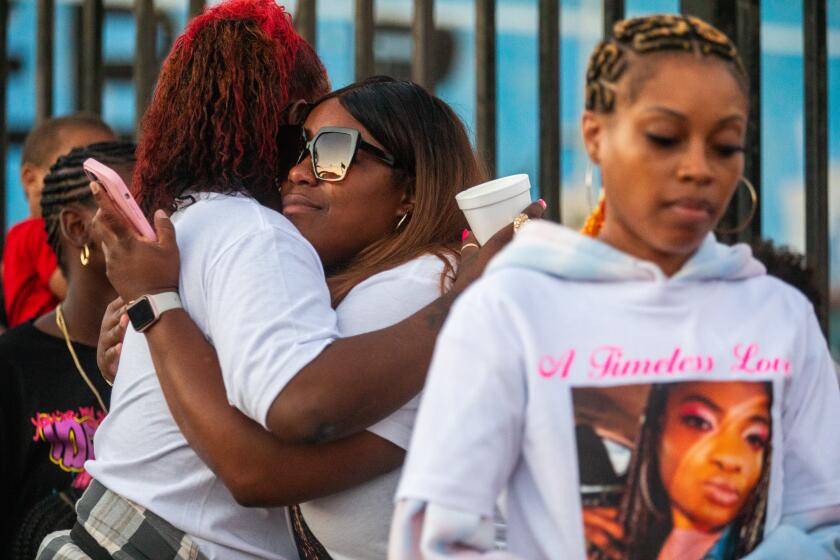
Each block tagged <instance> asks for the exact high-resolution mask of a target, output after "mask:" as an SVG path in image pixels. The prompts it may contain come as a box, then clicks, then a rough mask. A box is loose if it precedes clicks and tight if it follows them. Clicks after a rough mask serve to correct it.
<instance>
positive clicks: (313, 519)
mask: <svg viewBox="0 0 840 560" xmlns="http://www.w3.org/2000/svg"><path fill="white" fill-rule="evenodd" d="M442 272H443V261H441V259H440V258H438V257H436V256H434V255H425V256H422V257H419V258H416V259H414V260H412V261H410V262H408V263H406V264H403V265H401V266H398V267H395V268H393V269H391V270H387V271H385V272H382V273H379V274H377V275H375V276H372V277H370V278H368V279H367V280H365V281H364V282H360V283H359V284H358V285H357V286H356V287H354V288H353V290H352V291H351V292H350V293H349V294H347V297H345V298H344V300H343V301H342V302H341V304H339V306H338V307H337V308H336V314H337V315H338V327H339V332H340V333H341V336H353V335H356V334H361V333H365V332H370V331H374V330H378V329H382V328H385V327H389V326H391V325H393V324H395V323H398V322H400V321H402V320H403V319H405V318H406V317H408V316H410V315H412V314H414V313H415V312H416V311H418V310H419V309H421V308H423V307H425V306H426V305H428V304H429V303H431V302H432V301H434V300H435V299H437V298H438V297H440V295H441V283H440V282H441V274H442ZM395 373H397V372H395ZM419 402H420V395H417V396H416V397H414V398H413V399H411V401H409V402H408V403H407V404H406V405H405V406H403V407H402V408H400V409H399V410H397V411H396V412H394V413H393V414H391V415H390V416H388V417H387V418H385V419H383V420H381V421H380V422H379V423H377V424H375V425H373V426H371V427H370V428H368V430H369V431H370V432H373V433H374V434H376V435H378V436H379V437H381V438H383V439H386V440H388V441H390V442H391V443H393V444H395V445H398V446H400V447H402V448H403V449H407V448H408V443H409V441H410V439H411V431H412V428H413V426H414V418H415V416H416V414H417V407H418V404H419ZM399 477H400V469H397V470H394V471H392V472H390V473H387V474H385V475H382V476H379V477H377V478H375V479H373V480H369V481H367V482H365V483H363V484H360V485H359V486H356V487H354V488H351V489H349V490H345V491H344V492H340V493H338V494H333V495H331V496H327V497H324V498H319V499H317V500H312V501H310V502H307V503H304V504H301V506H300V507H301V511H302V513H303V516H304V519H305V520H306V523H307V524H308V525H309V528H310V529H312V533H313V534H314V535H315V537H316V538H317V539H318V540H319V541H320V542H321V544H323V545H324V547H325V548H326V549H327V550H328V551H329V553H330V555H331V556H332V557H333V558H334V559H335V560H351V559H352V560H373V559H375V558H383V559H384V558H385V557H386V555H387V551H388V528H389V526H390V523H391V516H392V514H393V508H394V493H395V491H396V489H397V483H398V481H399Z"/></svg>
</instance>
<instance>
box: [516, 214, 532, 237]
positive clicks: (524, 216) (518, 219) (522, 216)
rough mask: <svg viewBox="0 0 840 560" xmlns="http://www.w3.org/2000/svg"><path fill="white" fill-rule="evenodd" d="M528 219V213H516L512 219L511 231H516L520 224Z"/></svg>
mask: <svg viewBox="0 0 840 560" xmlns="http://www.w3.org/2000/svg"><path fill="white" fill-rule="evenodd" d="M530 219H531V218H530V217H528V214H526V213H524V212H522V213H520V214H517V215H516V217H515V218H514V219H513V233H516V232H518V231H519V228H521V227H522V224H524V223H525V222H527V221H528V220H530Z"/></svg>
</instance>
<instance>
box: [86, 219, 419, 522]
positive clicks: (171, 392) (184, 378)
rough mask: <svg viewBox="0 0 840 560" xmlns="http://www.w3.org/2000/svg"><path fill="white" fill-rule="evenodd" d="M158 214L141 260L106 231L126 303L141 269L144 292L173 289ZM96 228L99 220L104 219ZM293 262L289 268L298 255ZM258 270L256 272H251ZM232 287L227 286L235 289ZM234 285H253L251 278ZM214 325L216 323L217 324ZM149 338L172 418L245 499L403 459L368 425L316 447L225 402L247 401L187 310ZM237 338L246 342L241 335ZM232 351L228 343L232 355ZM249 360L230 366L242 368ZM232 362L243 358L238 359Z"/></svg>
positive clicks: (168, 226)
mask: <svg viewBox="0 0 840 560" xmlns="http://www.w3.org/2000/svg"><path fill="white" fill-rule="evenodd" d="M155 221H156V226H157V232H158V237H159V242H158V243H154V244H153V243H148V244H143V245H137V246H136V248H137V249H138V251H139V252H140V253H141V254H142V255H145V257H144V258H139V259H126V258H125V257H126V251H127V250H128V249H127V248H126V247H125V246H123V245H122V244H120V243H115V239H113V238H109V237H108V236H107V235H106V236H104V237H105V239H106V245H105V246H106V247H107V249H106V252H107V255H108V258H109V260H110V261H111V263H112V264H114V267H113V268H111V269H109V274H111V279H112V282H113V283H114V284H115V285H116V286H120V288H118V290H119V291H120V293H121V294H122V295H123V297H125V298H126V299H127V300H128V301H130V300H131V299H134V298H136V297H137V296H138V295H139V294H138V293H135V292H132V291H131V289H130V286H131V285H132V282H135V281H136V280H137V279H142V278H144V276H152V277H153V278H154V279H155V280H154V281H155V282H156V284H154V285H152V286H149V287H144V288H143V290H144V291H143V293H147V291H148V292H153V291H167V290H173V289H176V288H177V285H178V269H179V262H178V253H177V246H176V245H175V232H174V228H173V226H172V223H171V222H170V221H169V220H168V219H167V218H166V217H165V216H162V215H158V216H157V217H156V220H155ZM96 227H100V228H103V227H104V226H103V224H101V223H100V224H99V225H98V226H96ZM237 249H238V250H237V251H233V252H232V254H236V255H240V254H241V255H243V258H246V259H251V261H252V262H253V260H254V258H253V257H254V256H253V255H252V254H250V253H249V251H250V246H249V245H247V244H243V245H240V246H237ZM290 266H294V262H292V263H291V264H290ZM132 267H134V268H132ZM254 269H255V270H257V271H259V270H262V268H261V265H259V264H255V266H254ZM149 271H152V272H153V274H150V272H149ZM258 274H259V273H258V272H254V275H258ZM211 284H212V282H211ZM230 289H231V291H233V290H235V289H237V287H236V286H234V287H231V288H230ZM239 289H243V290H250V291H253V287H252V286H242V287H240V288H239ZM211 293H212V292H211ZM215 299H217V300H218V299H221V298H215ZM216 305H220V306H221V305H223V304H221V303H218V304H216ZM285 305H286V304H285V302H282V303H281V306H283V307H285ZM272 311H273V310H272ZM269 314H273V313H269ZM216 315H221V316H222V318H225V319H227V320H228V321H229V322H231V323H240V324H241V323H243V322H244V321H247V320H248V319H249V318H250V319H254V320H256V317H258V316H259V313H256V312H255V313H253V314H252V315H251V316H250V317H246V318H241V317H236V316H234V315H233V313H232V312H231V311H230V310H228V309H226V308H224V307H222V308H221V309H220V310H216ZM122 321H124V319H122V309H121V307H120V302H114V304H112V306H110V307H109V313H108V314H106V321H105V323H106V324H104V325H103V329H102V338H101V340H104V341H105V342H106V344H111V345H115V344H114V343H115V341H116V340H118V339H121V337H122V334H123V331H124V329H123V326H124V323H122ZM216 330H217V331H219V330H221V329H220V328H218V327H217V329H216ZM239 332H242V331H241V330H240V331H239ZM245 332H247V331H245ZM146 338H147V342H148V344H149V349H150V351H151V355H152V359H153V361H154V365H155V369H156V371H157V374H158V379H159V381H160V384H161V388H162V389H163V392H164V395H165V398H166V400H167V404H168V406H169V409H170V411H171V413H172V415H173V418H174V419H175V421H176V423H177V424H178V426H179V428H180V429H181V430H182V432H183V434H184V436H185V437H186V439H187V440H188V441H189V443H190V445H191V446H192V447H193V448H194V449H195V450H196V452H197V453H198V454H199V456H201V458H202V460H204V461H205V462H206V463H207V464H208V466H210V468H211V469H213V470H214V472H216V474H217V475H218V476H219V477H220V478H221V479H222V480H223V481H224V483H225V484H226V486H227V487H228V488H229V489H230V491H231V493H232V494H233V496H234V498H235V499H236V500H237V501H239V502H240V503H242V504H243V505H250V506H265V505H274V506H276V505H286V504H291V503H298V502H301V501H306V500H309V499H312V498H315V497H320V496H324V495H328V494H331V493H335V492H338V491H341V490H344V489H346V488H350V487H353V486H356V485H358V484H359V483H361V482H364V481H366V480H369V479H371V478H374V477H376V476H378V475H380V474H384V473H386V472H388V471H390V470H392V469H394V468H396V467H397V466H399V464H400V463H401V462H402V458H403V455H404V452H403V450H402V449H400V448H399V447H397V446H395V445H393V444H391V443H389V442H387V441H385V440H382V439H381V438H379V437H377V436H375V435H373V434H369V433H362V434H358V435H356V436H353V437H351V438H347V439H345V440H343V441H340V442H335V443H331V444H328V445H324V446H321V447H318V448H315V447H311V446H305V445H297V446H296V445H288V444H283V443H281V442H280V441H279V440H278V439H277V438H276V437H274V436H273V435H272V434H271V433H270V432H267V431H266V430H265V429H264V428H263V427H262V426H260V425H259V424H258V423H257V422H255V421H253V420H251V419H250V418H249V417H248V416H246V415H245V414H243V412H241V411H240V410H239V409H237V408H234V407H233V406H231V405H230V404H228V402H229V400H231V402H232V401H233V400H235V399H241V400H243V402H245V404H246V405H247V404H248V402H249V401H248V400H247V399H246V398H244V397H242V396H240V395H239V394H237V393H231V391H229V390H228V388H227V386H226V384H225V381H224V376H223V372H222V367H221V366H220V358H219V356H217V354H216V351H215V349H214V348H213V346H211V344H210V343H209V342H208V340H207V339H206V338H205V336H204V332H203V331H202V330H201V329H199V328H198V326H197V325H196V324H195V322H194V321H193V320H192V319H191V318H190V317H189V316H188V315H187V313H186V312H185V311H183V310H172V311H168V312H166V313H165V314H164V315H162V316H161V318H160V320H159V321H158V322H157V323H155V324H154V325H153V326H152V327H151V328H150V329H148V330H147V331H146ZM234 338H235V337H234ZM237 342H238V343H239V344H243V345H244V344H245V343H244V341H242V340H238V341H237ZM266 345H268V343H266ZM306 348H307V347H294V350H301V351H303V350H306ZM100 350H102V349H101V348H100ZM267 350H270V349H267ZM231 354H232V352H230V350H229V349H228V355H229V356H230V355H231ZM242 354H244V355H246V357H249V358H252V357H254V355H255V354H259V352H258V351H257V350H253V349H250V350H249V351H243V352H242ZM108 355H109V354H108V352H102V351H100V352H98V356H99V357H100V358H104V357H106V356H108ZM112 356H113V354H112ZM273 357H274V354H271V353H269V354H267V359H271V358H273ZM228 359H230V357H229V358H228ZM250 363H251V362H246V363H245V366H244V367H243V366H239V367H238V368H236V367H235V368H232V369H240V370H247V369H248V367H247V366H248V365H249V364H250ZM234 365H237V366H238V365H239V364H236V362H234ZM100 368H101V369H102V370H103V371H106V372H108V371H111V370H112V368H111V367H110V365H109V364H108V363H103V362H102V360H100ZM235 381H238V382H240V385H245V386H247V385H248V384H249V383H253V381H252V380H250V379H248V378H247V377H244V376H242V375H240V376H239V377H236V378H235ZM117 382H119V378H117ZM250 392H252V393H253V392H254V390H253V389H252V390H251V391H250ZM252 400H253V399H252ZM245 408H247V406H246V407H245Z"/></svg>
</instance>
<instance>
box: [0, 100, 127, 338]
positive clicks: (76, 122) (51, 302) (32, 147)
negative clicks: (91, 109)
mask: <svg viewBox="0 0 840 560" xmlns="http://www.w3.org/2000/svg"><path fill="white" fill-rule="evenodd" d="M109 140H116V135H115V134H114V131H113V130H111V128H110V127H109V126H108V125H107V124H105V123H104V122H103V121H102V120H101V119H100V118H99V117H96V116H94V115H87V114H84V113H76V114H73V115H67V116H64V117H57V118H53V119H48V120H46V121H44V122H43V123H42V124H40V125H38V126H37V127H35V128H34V129H32V131H30V133H29V135H28V136H27V137H26V140H25V141H24V144H23V153H22V154H21V166H20V181H21V184H22V185H23V190H24V193H25V194H26V200H27V202H28V203H29V213H30V217H29V218H28V219H27V220H24V221H23V222H21V223H19V224H17V225H15V226H14V227H12V228H11V229H10V230H9V232H8V234H7V235H6V246H5V249H4V251H3V266H2V278H3V299H4V309H5V312H6V318H7V321H8V326H9V327H10V328H11V327H14V326H17V325H19V324H21V323H23V322H25V321H28V320H29V319H32V318H34V317H38V316H40V315H43V314H44V313H48V312H49V311H51V310H52V309H53V308H55V306H56V304H57V303H58V302H59V301H61V299H63V298H64V293H65V290H66V282H65V280H64V277H63V276H62V274H61V271H60V270H59V269H58V265H57V262H56V258H55V253H54V252H53V250H52V249H51V248H50V246H49V244H48V243H47V234H46V231H45V230H44V220H43V219H42V218H41V191H42V190H43V188H44V177H45V176H46V175H47V173H49V170H50V166H51V165H52V164H53V163H55V161H56V160H57V159H58V157H59V156H61V155H63V154H66V153H67V152H69V151H70V150H71V149H72V148H74V147H76V146H86V145H88V144H93V143H95V142H104V141H109Z"/></svg>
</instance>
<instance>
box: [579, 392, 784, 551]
mask: <svg viewBox="0 0 840 560" xmlns="http://www.w3.org/2000/svg"><path fill="white" fill-rule="evenodd" d="M772 395H773V390H772V385H771V383H769V382H761V381H685V382H672V383H655V384H639V385H624V386H620V387H597V388H596V387H577V388H573V389H572V400H573V406H574V415H575V436H576V441H577V456H578V467H579V474H580V492H581V502H582V506H583V513H582V516H583V526H584V535H585V539H586V546H587V551H586V553H587V558H588V559H589V560H602V559H612V558H625V559H627V560H642V559H645V560H647V559H651V560H669V559H680V560H701V559H702V560H728V559H732V558H740V557H742V556H744V555H745V554H746V553H748V552H749V551H750V550H752V549H753V548H755V546H756V545H757V544H758V542H759V540H760V539H761V535H762V533H763V525H764V518H765V511H766V506H767V493H768V487H769V480H770V461H771V456H772V453H771V448H770V445H771V430H772V415H771V406H772V399H773V396H772Z"/></svg>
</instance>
